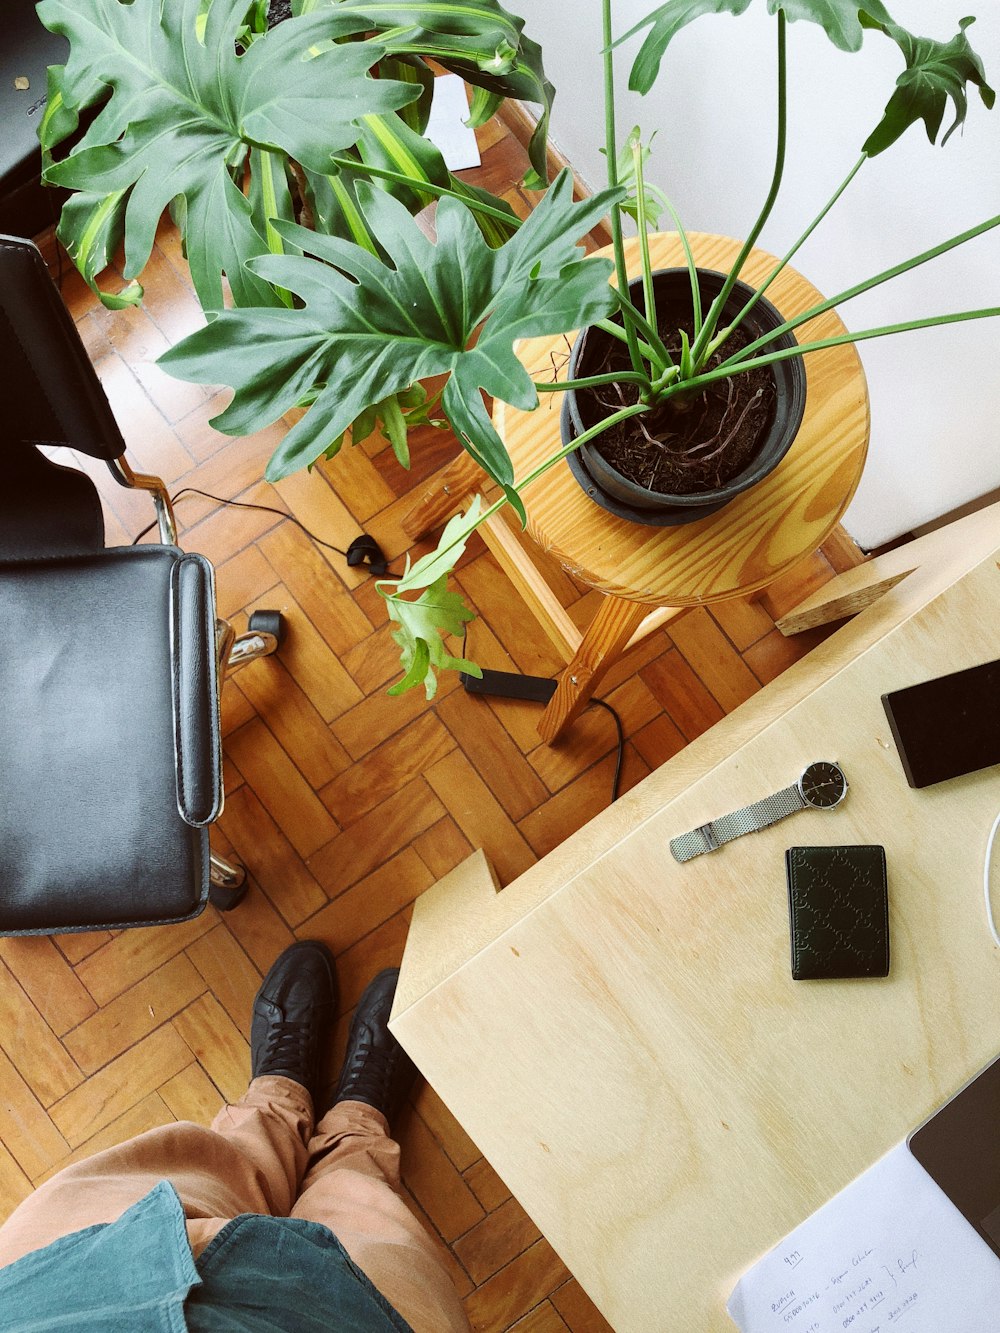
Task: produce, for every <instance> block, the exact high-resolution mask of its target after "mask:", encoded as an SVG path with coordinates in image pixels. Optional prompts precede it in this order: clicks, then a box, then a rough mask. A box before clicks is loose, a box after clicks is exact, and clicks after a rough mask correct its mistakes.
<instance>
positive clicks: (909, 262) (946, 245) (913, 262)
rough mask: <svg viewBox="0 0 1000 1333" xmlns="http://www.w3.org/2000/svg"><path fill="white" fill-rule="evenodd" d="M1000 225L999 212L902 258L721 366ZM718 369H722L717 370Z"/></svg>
mask: <svg viewBox="0 0 1000 1333" xmlns="http://www.w3.org/2000/svg"><path fill="white" fill-rule="evenodd" d="M998 226H1000V213H998V214H997V215H996V217H992V218H987V219H986V221H985V222H980V223H979V225H978V226H975V227H970V228H969V230H968V231H963V232H960V233H959V235H958V236H952V237H951V238H950V239H949V240H947V241H942V242H941V244H940V245H935V246H932V248H931V249H930V250H924V251H923V253H922V254H919V255H915V256H914V258H913V259H905V260H904V261H903V262H902V263H901V264H895V265H894V266H893V267H892V268H887V269H884V270H883V271H882V272H881V273H877V274H876V275H875V277H874V278H867V279H866V280H865V281H864V282H859V283H857V285H856V286H854V287H848V288H847V290H846V291H843V292H840V293H839V294H838V295H837V296H831V297H830V298H829V299H828V300H826V301H821V302H820V304H819V305H815V306H813V307H812V309H810V310H804V311H803V312H802V314H801V315H796V316H795V317H794V318H792V319H786V320H785V322H784V324H780V325H779V326H778V327H777V328H776V329H772V330H771V332H770V333H765V334H762V335H761V337H759V338H757V339H756V340H755V341H754V342H752V343H748V344H747V346H746V347H743V348H741V349H740V350H739V351H738V352H736V353H734V354H733V356H731V357H729V358H728V359H727V360H726V361H723V363H722V365H723V366H733V365H735V364H737V363H738V362H742V361H743V360H745V359H746V357H748V356H752V355H753V353H754V352H755V351H756V350H757V348H758V347H764V346H766V345H767V344H768V343H770V342H773V341H774V339H775V338H779V337H780V336H781V335H782V334H783V333H787V332H790V331H791V330H793V329H797V328H798V327H799V325H800V324H805V323H806V322H807V321H808V320H810V319H815V318H816V316H817V315H822V314H824V313H825V312H826V311H827V310H831V309H832V308H833V307H834V306H836V305H843V304H844V302H845V301H850V300H851V299H852V298H853V297H855V296H860V295H861V294H862V292H867V291H871V290H872V288H874V287H879V286H881V284H882V283H883V282H888V281H889V280H890V278H896V277H898V276H899V275H900V274H901V273H907V272H908V271H909V270H910V269H913V268H919V267H920V265H921V264H926V263H928V262H929V261H930V260H932V259H936V258H937V257H938V255H943V254H946V253H947V252H948V251H949V250H954V249H955V248H956V247H957V246H959V245H964V244H965V242H966V241H971V240H974V239H975V237H977V236H982V235H983V233H984V232H987V231H992V230H993V228H994V227H998ZM720 369H721V367H720Z"/></svg>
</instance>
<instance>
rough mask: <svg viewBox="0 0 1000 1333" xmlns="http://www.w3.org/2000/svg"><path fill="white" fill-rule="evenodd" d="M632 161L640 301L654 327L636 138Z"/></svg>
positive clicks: (639, 146)
mask: <svg viewBox="0 0 1000 1333" xmlns="http://www.w3.org/2000/svg"><path fill="white" fill-rule="evenodd" d="M632 162H633V164H634V169H635V190H636V194H635V214H636V226H637V227H638V229H639V254H640V257H641V259H642V301H643V305H644V306H645V308H646V320H647V322H648V323H649V325H650V327H651V328H654V329H655V328H656V327H657V323H656V298H655V297H654V295H653V265H652V262H651V261H650V258H649V232H648V231H647V230H646V182H645V181H644V179H643V171H642V144H641V143H640V142H639V141H638V140H636V142H635V143H633V145H632Z"/></svg>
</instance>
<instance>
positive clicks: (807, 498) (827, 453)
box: [495, 232, 869, 606]
mask: <svg viewBox="0 0 1000 1333" xmlns="http://www.w3.org/2000/svg"><path fill="white" fill-rule="evenodd" d="M689 240H690V242H691V247H692V250H693V251H694V256H695V261H696V263H697V264H698V265H699V267H701V268H708V269H720V270H723V271H724V270H727V269H728V268H729V266H730V264H731V263H732V262H733V260H734V259H735V257H736V255H737V254H738V253H739V249H740V243H739V242H738V241H734V240H730V239H729V238H728V237H724V236H711V235H707V234H704V233H699V232H692V233H689ZM626 244H627V257H628V264H629V272H630V273H637V272H638V271H639V266H638V242H637V241H636V240H634V239H633V240H631V241H629V242H627V243H626ZM650 251H651V255H652V261H653V267H654V269H657V268H679V267H683V265H684V252H683V250H682V248H681V244H680V241H679V239H678V237H677V236H676V234H675V233H672V232H671V233H664V234H662V235H658V236H653V237H651V238H650ZM598 253H599V254H601V255H609V254H610V250H609V249H605V250H601V251H598ZM776 263H777V260H776V259H775V257H774V256H773V255H770V254H768V253H767V252H766V251H763V250H754V251H753V252H752V254H751V255H750V257H749V259H748V260H747V262H746V264H745V266H744V268H743V272H742V273H741V277H742V278H744V279H745V280H746V281H747V282H749V283H750V284H751V286H754V285H756V284H758V283H761V282H763V281H764V279H765V278H766V277H767V275H768V274H769V273H770V271H771V269H772V268H773V267H774V265H775V264H776ZM767 298H768V300H769V301H771V302H772V303H773V304H774V305H775V306H777V308H778V309H779V310H780V311H781V313H782V314H783V315H784V316H785V318H786V319H787V318H790V317H791V316H793V315H797V314H800V313H801V312H802V311H804V310H808V309H809V308H810V307H811V306H814V305H817V304H819V302H821V301H822V300H823V299H824V298H823V296H822V295H821V294H820V293H819V292H818V291H817V290H816V288H815V287H813V286H812V284H811V283H808V282H806V280H805V278H803V277H802V276H801V274H799V273H796V271H795V270H794V269H792V268H788V267H786V268H785V269H784V270H783V271H782V272H781V274H780V275H779V277H777V278H776V279H775V281H774V282H773V284H772V285H771V286H770V287H769V288H768V290H767ZM844 332H846V329H845V327H844V325H843V323H842V322H841V321H840V319H839V318H838V317H837V315H836V314H835V313H834V311H832V310H829V311H827V312H826V313H825V314H823V315H820V316H819V317H818V318H816V319H813V320H810V321H809V323H808V324H804V325H802V326H801V327H800V328H798V329H797V330H796V336H797V337H798V339H799V341H800V342H806V341H810V342H811V341H813V340H816V339H819V338H829V337H834V336H836V335H837V334H840V333H844ZM573 337H574V335H573V334H559V335H558V336H556V337H548V338H528V339H525V340H523V341H522V342H520V343H519V344H518V347H517V352H518V356H519V358H520V359H521V361H522V362H523V363H524V365H525V366H526V367H527V369H528V371H529V373H530V374H531V376H532V378H533V379H535V380H538V381H539V382H541V381H549V382H551V381H552V380H553V379H554V378H560V379H561V378H564V377H565V375H566V366H567V362H568V360H569V348H570V346H571V344H572V341H573ZM804 365H805V368H806V377H807V394H806V409H805V416H804V417H803V420H802V425H801V427H800V429H799V433H798V435H797V436H796V438H795V442H794V443H793V445H792V447H791V449H790V450H789V451H788V453H787V454H786V455H785V457H784V458H783V459H782V461H781V463H780V464H779V465H778V467H777V468H776V469H775V471H774V472H772V473H771V475H770V476H768V477H766V478H765V479H764V480H763V481H762V482H759V483H758V485H756V486H753V487H751V489H750V490H749V491H745V492H744V493H743V494H742V495H738V496H737V497H736V499H735V500H733V501H731V503H730V504H728V505H726V507H725V508H724V509H721V510H720V511H719V512H718V513H716V514H712V515H710V516H709V517H707V518H704V519H700V520H699V521H698V522H695V523H687V524H684V525H682V526H680V527H673V528H653V527H645V526H642V525H640V524H638V523H630V522H628V520H626V519H622V518H617V517H616V516H615V515H614V514H610V513H608V512H607V510H605V509H602V508H600V506H599V505H597V504H595V503H594V501H593V500H591V499H589V498H588V497H587V496H586V495H585V494H584V492H583V490H582V489H581V487H580V485H579V484H578V483H577V481H576V480H575V479H574V478H573V476H572V474H571V473H570V470H569V467H568V466H567V465H566V464H565V463H561V464H559V465H557V466H556V467H554V468H552V469H551V470H550V471H549V472H547V473H546V474H545V475H544V476H543V477H540V478H539V480H538V481H536V482H534V483H533V484H532V486H531V487H529V489H528V490H527V492H526V493H525V497H524V498H525V502H526V505H527V510H528V530H529V532H530V533H531V535H532V537H533V538H534V539H535V541H537V542H538V544H539V545H540V546H541V547H542V548H543V549H544V550H546V551H549V552H551V553H552V554H553V555H555V556H556V557H557V558H558V560H559V561H560V562H561V563H562V565H563V566H564V567H565V568H566V569H567V570H568V571H569V572H570V573H571V574H573V575H574V576H575V577H577V578H579V579H581V580H582V581H583V582H584V583H588V584H590V585H591V586H592V587H595V588H599V589H600V590H601V591H602V592H606V593H609V594H611V595H613V596H616V597H624V598H627V599H630V600H632V601H637V602H646V603H649V604H651V605H654V606H695V605H698V604H699V603H702V602H716V601H721V600H723V599H724V598H727V597H739V596H740V595H742V594H746V593H751V592H755V591H757V590H758V589H760V588H764V587H766V586H767V585H768V584H769V583H771V582H772V581H773V580H774V579H775V578H777V577H778V575H779V574H781V573H783V572H784V571H785V570H787V569H789V568H790V567H791V566H792V565H794V564H796V563H797V562H798V561H799V560H802V559H803V558H804V557H805V556H807V555H810V554H811V553H812V552H813V551H815V550H816V548H817V547H818V546H820V545H821V544H822V543H823V542H824V541H825V540H826V538H827V537H828V536H829V534H830V532H831V531H832V529H833V528H834V527H835V526H836V524H837V521H838V520H839V518H840V516H841V514H843V512H844V510H845V509H846V508H847V505H848V503H849V502H850V499H851V497H852V496H853V494H854V491H855V488H856V487H857V484H858V481H859V479H860V477H861V470H862V468H863V467H864V463H865V456H866V454H867V450H868V430H869V412H868V391H867V387H866V384H865V376H864V371H863V370H862V368H861V361H860V358H859V357H858V354H857V351H856V349H855V348H854V346H853V345H851V344H845V345H843V346H840V347H829V348H824V349H823V350H822V351H818V352H810V353H809V355H808V356H807V357H806V358H805V361H804ZM553 367H555V371H554V369H553ZM562 398H563V395H562V394H561V393H548V394H542V395H541V399H542V401H541V406H540V407H539V408H538V409H537V410H536V411H534V412H521V411H518V410H517V409H516V408H513V407H510V406H509V405H508V404H506V403H501V402H499V401H498V402H497V404H496V409H495V411H496V421H497V429H498V430H499V432H500V434H501V436H502V437H503V439H504V442H505V443H506V445H507V448H508V450H509V451H510V455H511V458H512V459H513V461H514V475H515V477H523V476H524V475H525V474H526V473H527V472H529V471H530V470H531V469H532V468H533V467H536V466H537V465H538V464H539V463H541V462H543V461H544V460H545V459H546V458H549V457H551V456H552V454H553V453H555V452H557V450H558V449H559V448H560V446H561V437H560V433H559V413H560V408H561V405H562Z"/></svg>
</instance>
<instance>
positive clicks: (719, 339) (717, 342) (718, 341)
mask: <svg viewBox="0 0 1000 1333" xmlns="http://www.w3.org/2000/svg"><path fill="white" fill-rule="evenodd" d="M867 161H868V154H867V153H862V155H861V156H860V157H859V158H858V160H857V162H855V164H854V166H853V167H852V168H851V170H850V171H849V172H848V174H847V177H846V179H845V180H843V181H842V182H841V183H840V185H839V186H838V187H837V189H836V191H835V192H834V194H833V195H832V196H831V197H830V199H829V200H828V201H827V202H826V203H825V204H824V205H823V208H822V209H821V210H820V211H819V212H818V213H817V214H816V216H815V217H814V218H813V220H812V222H810V224H809V226H808V227H806V229H805V231H804V232H803V233H802V235H801V236H800V237H799V239H798V240H797V241H796V242H795V244H794V245H793V246H792V248H791V249H790V250H789V251H788V252H787V254H785V255H783V256H782V258H781V259H780V260H779V261H778V263H777V264H775V266H774V268H773V269H772V270H771V272H770V273H769V274H768V275H767V278H766V279H765V280H764V282H762V283H761V285H760V286H759V287H758V288H757V290H756V291H755V292H754V294H753V296H751V298H750V300H749V301H747V303H746V305H745V306H744V307H743V309H742V310H741V311H740V313H739V314H738V315H737V316H736V318H735V319H734V320H733V322H732V323H731V324H730V325H729V326H728V328H725V329H723V331H722V332H721V333H718V334H716V336H715V337H714V338H713V339H712V341H711V342H710V343H709V344H708V353H707V355H708V356H711V355H712V353H713V352H716V351H718V349H719V348H720V347H721V346H722V344H723V343H724V342H725V341H726V339H727V338H728V337H729V336H730V334H732V333H734V332H735V331H736V330H737V329H738V328H739V327H740V325H741V324H742V323H743V321H744V320H745V319H746V317H747V315H749V313H750V311H751V310H752V309H753V308H754V306H755V305H756V304H757V302H758V301H759V300H760V298H761V297H762V296H763V295H764V293H765V292H766V291H767V289H768V287H770V285H771V283H772V282H774V280H775V278H776V277H777V276H778V275H779V273H781V272H782V270H783V269H784V268H785V267H786V266H787V265H788V264H789V263H790V262H791V260H792V259H793V258H794V257H795V255H796V254H797V253H798V251H799V250H800V249H801V248H802V246H803V245H805V243H806V241H808V239H809V237H810V236H811V235H812V234H813V232H814V231H815V230H816V228H817V227H818V226H819V224H820V223H821V222H822V221H823V219H824V218H825V217H826V215H827V213H829V211H830V209H831V208H832V207H833V206H834V204H835V203H836V202H837V200H838V199H839V198H840V196H841V195H842V194H843V193H844V191H845V190H846V189H847V187H848V185H850V183H851V181H852V180H853V179H854V177H855V176H856V175H857V174H858V172H859V171H860V170H861V168H862V166H863V165H864V164H865V162H867Z"/></svg>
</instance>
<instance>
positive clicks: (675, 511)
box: [561, 268, 806, 527]
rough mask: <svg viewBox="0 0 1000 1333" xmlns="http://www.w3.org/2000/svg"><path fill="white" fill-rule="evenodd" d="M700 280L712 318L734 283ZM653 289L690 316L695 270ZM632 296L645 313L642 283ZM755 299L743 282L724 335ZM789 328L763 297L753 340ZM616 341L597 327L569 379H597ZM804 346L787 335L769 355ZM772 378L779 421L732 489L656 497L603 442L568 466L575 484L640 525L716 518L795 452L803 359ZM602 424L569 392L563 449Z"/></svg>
mask: <svg viewBox="0 0 1000 1333" xmlns="http://www.w3.org/2000/svg"><path fill="white" fill-rule="evenodd" d="M698 277H699V281H700V287H701V301H702V308H703V309H704V310H707V309H708V307H709V305H710V304H711V302H712V301H713V300H714V299H715V297H716V296H717V295H718V294H719V292H720V291H721V290H722V286H723V284H724V282H725V280H726V277H725V274H723V273H716V272H715V271H713V270H711V269H699V270H698ZM653 289H654V294H655V297H656V303H657V308H658V309H659V310H661V311H662V310H666V309H672V310H684V311H690V309H691V279H690V276H689V274H688V271H687V269H683V268H669V269H660V270H659V271H658V272H657V273H654V274H653ZM629 292H630V295H631V297H632V300H633V302H634V303H635V304H636V305H637V306H638V307H639V308H640V309H641V308H642V283H641V280H640V279H636V281H634V282H633V283H631V285H630V288H629ZM752 295H753V288H752V287H749V286H748V285H747V284H746V283H745V282H737V283H736V285H735V287H734V288H733V290H732V292H731V293H730V296H729V299H728V300H727V302H726V305H725V307H724V309H723V313H722V316H721V319H720V321H719V327H723V326H724V325H725V323H726V321H727V320H730V319H733V318H735V316H736V315H738V314H739V312H740V311H741V310H742V309H743V307H744V306H745V305H746V303H747V301H748V300H749V299H750V297H751V296H752ZM784 322H785V321H784V317H783V316H782V315H781V314H780V313H779V312H778V311H777V310H776V309H775V307H774V306H773V305H771V303H770V301H768V300H767V299H766V298H764V297H761V298H760V299H759V300H758V301H757V303H756V305H755V306H754V307H753V309H752V310H751V311H750V313H749V315H748V316H747V317H746V319H745V320H744V321H743V324H742V326H741V327H742V328H744V329H745V330H746V332H747V334H748V335H749V337H750V338H751V339H756V338H759V337H760V336H761V335H762V334H764V333H769V332H771V330H773V329H775V328H777V327H778V326H779V325H781V324H783V323H784ZM612 341H613V339H612V335H611V334H608V333H605V332H604V331H603V330H602V329H596V328H593V327H590V328H586V329H583V330H582V331H581V333H580V334H579V335H578V337H577V339H576V341H575V343H574V344H573V350H572V353H571V355H570V361H569V371H568V375H569V378H570V379H582V378H584V377H585V376H587V375H593V374H595V373H597V371H596V369H595V367H599V366H602V365H604V364H605V358H606V355H607V352H608V350H609V344H610V343H611V342H612ZM796 345H797V344H796V340H795V337H794V335H793V334H791V333H784V334H782V335H781V337H780V338H776V339H775V340H774V342H773V343H770V344H769V345H768V348H767V350H768V351H778V350H780V349H783V348H787V347H795V346H796ZM770 371H771V374H772V377H773V380H774V386H775V404H774V416H773V419H772V422H771V425H770V428H769V429H768V430H767V432H766V434H765V435H764V438H763V439H762V440H761V442H760V444H759V446H758V448H757V450H756V452H755V453H754V455H753V457H752V458H751V459H749V461H748V462H747V464H746V466H745V467H744V468H743V469H742V470H741V471H740V472H738V473H737V474H736V475H735V476H734V477H732V478H731V479H730V480H729V481H728V482H726V483H725V485H723V486H719V487H717V488H716V489H714V490H702V491H698V492H696V493H693V494H690V495H678V494H667V493H664V492H661V491H651V490H648V489H647V488H646V487H644V486H640V485H638V484H637V483H636V482H634V481H631V480H630V479H629V478H628V477H625V476H623V475H622V474H621V473H620V472H619V471H617V470H616V469H615V468H613V467H612V466H611V464H610V463H608V462H607V461H606V459H605V458H604V457H603V455H602V454H601V452H600V436H597V437H596V438H595V439H594V440H592V441H590V443H588V444H584V445H581V446H580V448H579V449H577V450H576V451H575V452H574V453H572V454H570V455H569V460H568V461H569V464H570V468H571V470H572V472H573V474H574V476H575V477H576V479H577V481H579V483H580V485H581V486H582V487H583V489H584V490H585V491H586V492H587V494H588V495H590V497H591V498H592V499H593V500H594V501H595V502H596V503H597V504H599V505H601V506H602V508H604V509H608V510H610V511H611V512H612V513H614V514H617V515H618V516H619V517H621V518H628V519H632V520H633V521H634V522H637V523H645V524H650V525H653V526H657V527H669V526H674V525H677V524H680V523H693V522H696V521H697V520H698V519H701V518H705V517H706V516H707V515H708V514H712V513H715V512H716V511H717V510H719V509H722V508H723V506H724V505H727V504H728V503H729V502H730V500H732V499H734V498H735V497H736V496H737V495H739V494H741V493H742V492H743V491H746V490H749V489H750V487H751V486H756V484H757V483H758V482H759V481H763V479H764V478H765V477H766V476H767V475H768V474H769V473H771V472H773V471H774V469H775V468H776V467H777V466H778V464H779V463H780V462H781V460H782V459H783V458H784V456H785V454H787V453H788V450H789V449H790V448H791V447H792V443H793V441H794V440H795V436H796V434H797V433H798V429H799V426H800V425H801V424H802V415H803V413H804V412H805V406H806V372H805V367H804V365H803V362H802V358H801V357H790V358H789V359H788V360H787V361H778V362H775V363H774V364H773V365H771V367H770ZM594 424H595V421H594V420H589V421H587V422H585V421H584V419H583V418H582V417H581V414H580V404H579V402H578V401H577V394H576V393H575V392H574V391H572V390H570V391H568V392H567V393H566V394H565V395H564V396H563V409H562V420H561V425H562V438H563V444H569V443H570V441H571V440H573V439H575V438H576V437H577V436H578V435H581V434H582V433H583V431H584V430H586V429H587V426H588V425H590V426H592V425H594Z"/></svg>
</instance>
